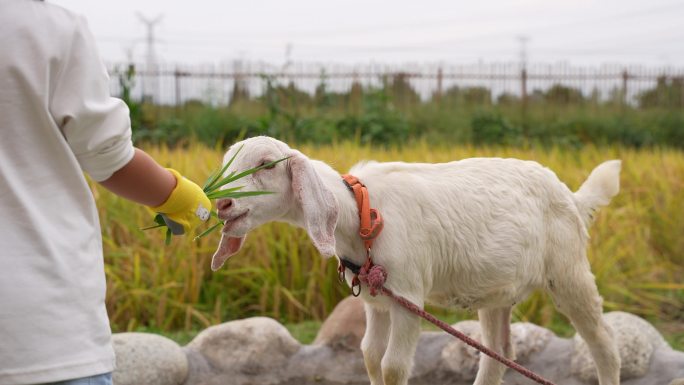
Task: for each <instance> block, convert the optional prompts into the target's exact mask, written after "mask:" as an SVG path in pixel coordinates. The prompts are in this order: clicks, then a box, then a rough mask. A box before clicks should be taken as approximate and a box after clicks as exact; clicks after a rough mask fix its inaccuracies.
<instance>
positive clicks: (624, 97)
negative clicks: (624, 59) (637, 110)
mask: <svg viewBox="0 0 684 385" xmlns="http://www.w3.org/2000/svg"><path fill="white" fill-rule="evenodd" d="M628 81H629V73H627V69H624V70H623V71H622V105H623V106H626V105H627V82H628Z"/></svg>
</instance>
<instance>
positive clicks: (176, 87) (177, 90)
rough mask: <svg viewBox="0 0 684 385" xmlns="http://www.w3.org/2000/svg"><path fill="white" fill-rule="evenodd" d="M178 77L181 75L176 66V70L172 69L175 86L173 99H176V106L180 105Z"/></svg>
mask: <svg viewBox="0 0 684 385" xmlns="http://www.w3.org/2000/svg"><path fill="white" fill-rule="evenodd" d="M180 77H181V73H180V71H179V70H178V67H176V70H175V71H173V81H174V86H175V101H176V108H178V107H180V105H181V89H180Z"/></svg>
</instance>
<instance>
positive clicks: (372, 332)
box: [361, 304, 390, 385]
mask: <svg viewBox="0 0 684 385" xmlns="http://www.w3.org/2000/svg"><path fill="white" fill-rule="evenodd" d="M365 307H366V333H364V335H363V340H362V341H361V350H362V351H363V360H364V362H365V363H366V370H367V371H368V377H369V378H370V381H371V385H383V383H382V370H381V366H380V363H381V361H382V356H384V355H385V350H387V340H388V339H389V331H390V315H389V312H388V311H387V310H381V309H378V308H375V307H373V306H370V305H368V304H365Z"/></svg>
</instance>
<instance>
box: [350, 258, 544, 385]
mask: <svg viewBox="0 0 684 385" xmlns="http://www.w3.org/2000/svg"><path fill="white" fill-rule="evenodd" d="M363 273H364V272H363V270H362V272H360V273H359V279H360V280H361V282H364V283H366V284H367V285H368V287H369V288H370V290H369V291H370V295H372V296H373V297H375V296H376V295H377V294H378V292H380V293H382V294H384V295H386V296H388V297H390V298H392V299H394V300H395V301H397V303H398V304H400V305H401V306H403V307H404V308H406V310H408V311H410V312H411V313H413V314H415V315H417V316H419V317H421V318H423V319H425V320H427V321H429V322H430V323H432V324H433V325H435V326H437V327H439V328H440V329H442V330H444V331H445V332H447V333H449V334H451V335H452V336H454V337H456V338H458V339H459V340H461V341H463V342H465V343H466V344H467V345H469V346H471V347H473V348H475V349H477V350H479V351H480V352H482V353H484V354H486V355H488V356H489V357H491V358H493V359H495V360H497V361H499V362H501V363H502V364H504V365H506V366H508V367H509V368H511V369H513V370H515V371H517V372H518V373H520V374H522V375H523V376H525V377H527V378H529V379H531V380H533V381H535V382H538V383H540V384H543V385H555V384H554V383H553V382H551V381H549V380H547V379H545V378H544V377H541V376H540V375H538V374H536V373H534V372H533V371H531V370H529V369H527V368H525V367H524V366H522V365H520V364H518V363H517V362H515V361H513V360H510V359H508V358H506V357H504V356H502V355H500V354H499V353H497V352H495V351H493V350H491V349H489V348H487V347H486V346H484V345H482V344H480V343H479V342H477V341H475V340H474V339H472V338H470V337H468V336H467V335H465V334H463V333H461V332H460V331H458V330H456V329H454V328H453V327H451V325H449V324H447V323H446V322H444V321H441V320H439V319H437V318H435V317H434V316H433V315H432V314H430V313H428V312H426V311H425V310H423V309H421V308H419V307H418V306H416V304H414V303H413V302H411V301H409V300H407V299H406V298H404V297H402V296H399V295H396V294H394V293H393V292H392V290H390V289H388V288H386V287H385V286H384V285H385V280H386V279H387V272H386V271H385V268H384V267H382V266H380V265H373V267H371V268H370V271H369V272H368V273H367V274H363Z"/></svg>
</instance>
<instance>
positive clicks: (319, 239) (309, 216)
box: [288, 151, 341, 257]
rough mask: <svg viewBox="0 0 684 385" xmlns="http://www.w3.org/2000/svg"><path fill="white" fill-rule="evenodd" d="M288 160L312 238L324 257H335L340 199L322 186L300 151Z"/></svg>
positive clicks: (316, 174)
mask: <svg viewBox="0 0 684 385" xmlns="http://www.w3.org/2000/svg"><path fill="white" fill-rule="evenodd" d="M288 161H289V166H290V172H291V173H292V192H293V194H294V197H295V199H296V201H297V203H298V204H299V205H300V206H301V208H302V212H303V213H304V222H305V224H306V230H307V232H308V233H309V237H310V238H311V240H312V241H313V244H314V246H316V248H317V249H318V251H319V252H320V253H321V254H323V256H325V257H330V256H333V255H335V226H336V224H337V210H338V208H337V200H336V199H335V196H334V195H333V193H332V192H331V191H330V190H329V189H328V188H327V187H326V186H325V184H323V181H322V180H321V177H320V176H318V173H316V170H314V168H313V165H312V164H311V161H310V160H309V158H307V157H306V156H304V155H303V154H302V153H301V152H299V151H293V153H292V155H291V157H290V159H289V160H288ZM340 183H341V182H340Z"/></svg>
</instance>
